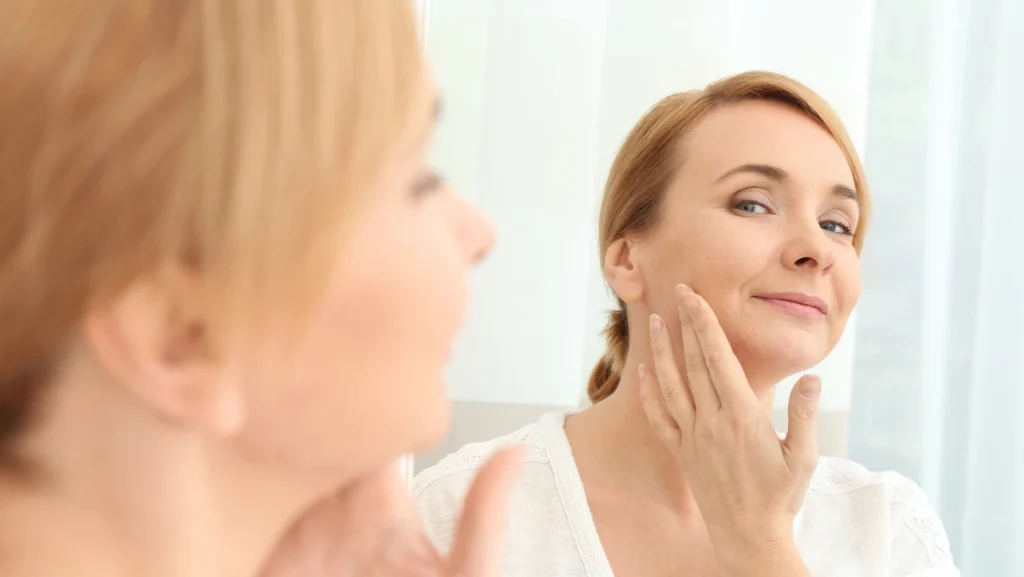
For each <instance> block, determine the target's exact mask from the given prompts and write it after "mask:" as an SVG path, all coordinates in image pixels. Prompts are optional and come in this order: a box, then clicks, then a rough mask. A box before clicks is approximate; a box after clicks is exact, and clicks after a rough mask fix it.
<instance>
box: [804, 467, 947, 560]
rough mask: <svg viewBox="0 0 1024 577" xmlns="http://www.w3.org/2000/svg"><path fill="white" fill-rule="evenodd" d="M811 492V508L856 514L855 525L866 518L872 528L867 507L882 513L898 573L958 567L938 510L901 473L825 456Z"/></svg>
mask: <svg viewBox="0 0 1024 577" xmlns="http://www.w3.org/2000/svg"><path fill="white" fill-rule="evenodd" d="M808 496H809V497H810V499H808V504H809V505H812V504H813V505H815V508H816V509H817V511H814V510H811V511H807V512H808V513H812V514H815V513H823V514H827V515H830V516H835V515H842V516H845V514H846V513H849V514H850V515H855V516H857V517H856V518H852V517H851V518H850V521H851V522H850V523H849V526H851V528H852V529H854V530H855V529H856V528H857V527H858V526H859V525H862V524H863V525H864V529H867V528H868V526H867V523H869V522H870V521H869V520H868V519H865V518H864V517H863V515H864V514H865V512H872V514H874V515H877V516H878V517H880V519H879V518H876V519H873V521H887V523H886V525H887V529H888V531H886V533H888V535H889V543H888V546H889V548H890V551H891V559H890V563H891V564H892V567H893V574H897V575H912V574H914V573H915V572H917V571H926V570H931V569H944V568H950V569H952V568H953V557H952V554H951V552H950V543H949V538H948V536H947V534H946V530H945V528H944V527H943V525H942V521H941V520H940V518H939V515H938V514H937V513H936V512H935V509H934V508H933V507H932V505H931V503H930V502H929V499H928V496H927V495H926V494H925V492H924V491H923V490H922V489H921V487H919V486H918V485H917V483H915V482H914V481H912V480H910V479H908V478H907V477H904V476H903V475H900V474H899V473H895V472H893V471H882V472H875V471H871V470H869V469H867V468H865V467H864V466H863V465H860V464H858V463H855V462H853V461H850V460H847V459H838V458H830V457H824V458H822V459H821V460H820V461H819V463H818V468H817V470H816V471H815V473H814V477H813V478H812V480H811V485H810V488H809V492H808ZM872 527H877V525H873V524H872ZM876 534H877V533H876Z"/></svg>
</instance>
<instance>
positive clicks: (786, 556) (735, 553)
mask: <svg viewBox="0 0 1024 577" xmlns="http://www.w3.org/2000/svg"><path fill="white" fill-rule="evenodd" d="M757 525H758V526H757V529H756V530H753V529H752V530H750V531H742V532H741V531H735V530H733V531H722V532H717V533H719V535H717V536H716V535H714V534H713V533H716V532H712V535H711V537H712V543H713V545H714V549H715V554H716V556H717V557H718V563H719V566H720V567H721V569H722V574H723V575H725V576H729V577H748V576H751V575H779V576H780V577H782V576H785V577H803V576H805V575H807V570H806V568H805V566H804V564H803V559H802V558H801V557H800V553H799V551H798V550H797V548H796V541H795V540H794V536H793V525H792V523H788V524H786V523H779V524H773V525H772V526H764V525H763V524H760V523H759V524H757ZM709 529H710V527H709ZM715 537H718V538H715Z"/></svg>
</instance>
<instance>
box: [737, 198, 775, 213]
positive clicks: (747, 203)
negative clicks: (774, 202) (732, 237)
mask: <svg viewBox="0 0 1024 577" xmlns="http://www.w3.org/2000/svg"><path fill="white" fill-rule="evenodd" d="M734 208H735V209H736V210H738V211H740V212H746V213H749V214H769V213H770V212H771V211H770V210H768V207H767V206H765V205H763V204H761V203H760V202H756V201H753V200H743V201H740V202H737V203H736V204H735V205H734Z"/></svg>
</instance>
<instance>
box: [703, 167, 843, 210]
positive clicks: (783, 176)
mask: <svg viewBox="0 0 1024 577" xmlns="http://www.w3.org/2000/svg"><path fill="white" fill-rule="evenodd" d="M743 173H753V174H760V175H761V176H765V177H767V178H769V179H771V180H774V181H775V182H779V183H781V182H785V181H786V180H787V179H788V178H789V173H788V172H786V171H785V170H783V169H782V168H780V167H778V166H772V165H770V164H741V165H740V166H737V167H736V168H733V169H731V170H729V171H727V172H726V173H725V174H723V175H722V176H720V177H718V180H716V181H715V182H716V183H718V182H722V181H723V180H725V179H727V178H729V177H731V176H735V175H737V174H743ZM832 195H833V196H836V197H838V198H842V199H846V200H852V201H854V202H856V203H857V204H860V196H859V195H858V194H857V191H855V190H853V189H852V188H850V187H849V186H846V185H845V184H837V185H835V186H833V187H832Z"/></svg>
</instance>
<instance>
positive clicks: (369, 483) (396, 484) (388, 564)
mask: <svg viewBox="0 0 1024 577" xmlns="http://www.w3.org/2000/svg"><path fill="white" fill-rule="evenodd" d="M521 462H522V451H521V449H519V448H512V449H506V450H503V451H500V452H499V453H497V454H496V455H495V456H494V457H492V458H491V459H490V461H488V463H487V464H486V465H484V467H483V468H482V469H481V470H480V472H479V473H478V474H477V477H476V479H475V480H474V482H473V486H472V488H470V490H469V494H468V495H467V497H466V502H465V505H464V506H463V511H462V517H461V520H460V522H459V527H458V530H457V531H456V535H455V544H454V545H453V547H452V551H451V554H450V555H449V556H447V557H444V556H442V555H440V554H439V553H438V552H437V550H436V549H434V546H433V545H432V544H431V542H430V539H429V538H428V537H427V535H426V534H425V533H424V531H423V529H422V525H421V524H420V517H419V511H418V510H417V507H416V504H415V502H413V500H412V496H411V495H410V494H409V491H408V489H407V488H406V487H405V485H404V483H403V482H402V479H401V476H400V475H399V472H398V470H397V468H395V467H388V468H387V469H386V470H382V471H379V472H377V473H375V474H373V475H370V476H367V477H365V478H363V479H361V480H359V481H357V482H355V483H353V484H352V485H350V486H348V487H346V488H345V489H344V490H342V491H340V492H339V493H337V494H335V495H333V496H331V497H329V498H327V499H324V500H323V501H321V502H320V503H317V504H316V505H315V506H313V507H312V508H311V509H310V510H309V511H308V512H307V513H306V514H305V515H303V516H302V518H301V519H299V521H298V522H297V523H296V524H295V525H294V526H293V527H292V529H291V530H290V531H289V532H288V534H286V535H285V537H284V539H283V540H282V541H281V543H280V545H279V546H278V547H277V548H276V549H275V550H274V552H273V553H272V555H271V558H270V560H269V561H268V563H267V564H266V565H265V567H264V569H263V571H262V572H261V573H260V577H447V576H452V577H454V576H456V575H457V576H459V577H497V576H498V574H499V564H500V561H501V552H502V546H503V543H504V536H505V526H506V519H507V516H508V515H507V514H508V501H509V496H510V494H511V491H512V485H513V482H514V480H515V477H516V475H517V474H518V472H519V468H520V465H521Z"/></svg>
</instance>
